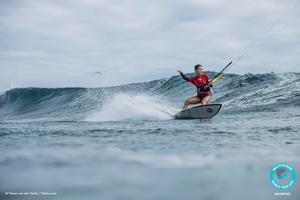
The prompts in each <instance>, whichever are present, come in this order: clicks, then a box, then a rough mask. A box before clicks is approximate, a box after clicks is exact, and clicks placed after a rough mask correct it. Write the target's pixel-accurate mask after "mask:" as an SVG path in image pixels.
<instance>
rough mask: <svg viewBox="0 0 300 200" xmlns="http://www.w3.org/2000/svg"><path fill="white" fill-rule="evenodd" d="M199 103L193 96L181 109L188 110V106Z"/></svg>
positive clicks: (197, 98) (196, 97)
mask: <svg viewBox="0 0 300 200" xmlns="http://www.w3.org/2000/svg"><path fill="white" fill-rule="evenodd" d="M200 102H201V99H200V97H198V96H193V97H191V98H189V99H187V100H186V101H185V102H184V105H183V109H187V108H188V105H190V104H197V103H200Z"/></svg>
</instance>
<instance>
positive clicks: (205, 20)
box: [0, 0, 300, 91]
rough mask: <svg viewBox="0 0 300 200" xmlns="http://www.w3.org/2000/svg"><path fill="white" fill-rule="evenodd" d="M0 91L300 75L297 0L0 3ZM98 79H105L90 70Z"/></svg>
mask: <svg viewBox="0 0 300 200" xmlns="http://www.w3.org/2000/svg"><path fill="white" fill-rule="evenodd" d="M0 3H1V4H0V49H1V52H0V69H1V71H0V91H1V90H2V91H3V90H5V89H8V88H10V87H28V86H34V87H38V86H39V87H70V86H85V87H86V86H89V87H99V86H107V85H119V84H123V83H132V82H140V81H149V80H153V79H159V78H163V77H169V76H172V75H175V74H176V71H177V70H178V69H181V70H182V71H184V72H192V71H193V70H192V66H193V65H195V64H197V63H200V64H202V65H204V66H206V69H207V70H210V71H218V70H220V69H221V68H222V66H224V65H226V64H227V63H228V62H229V61H230V60H235V59H237V57H239V56H240V55H241V54H243V53H246V54H245V56H244V57H243V59H242V60H241V61H240V62H238V63H237V64H236V65H235V66H233V67H232V68H231V69H230V73H238V74H244V73H249V72H251V73H266V72H271V71H274V72H278V73H279V72H300V68H299V63H300V56H299V55H300V45H299V44H300V1H299V0H285V1H282V0H264V1H253V0H151V1H149V0H105V1H104V0H38V1H37V0H7V1H6V0H0ZM96 72H101V73H96Z"/></svg>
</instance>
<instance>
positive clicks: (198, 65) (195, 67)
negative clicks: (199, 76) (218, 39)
mask: <svg viewBox="0 0 300 200" xmlns="http://www.w3.org/2000/svg"><path fill="white" fill-rule="evenodd" d="M199 67H202V65H200V64H197V65H195V66H194V70H197V69H198V68H199Z"/></svg>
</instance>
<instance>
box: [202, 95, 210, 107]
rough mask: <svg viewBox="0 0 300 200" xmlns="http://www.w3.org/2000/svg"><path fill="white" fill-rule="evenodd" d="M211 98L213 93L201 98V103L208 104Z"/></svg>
mask: <svg viewBox="0 0 300 200" xmlns="http://www.w3.org/2000/svg"><path fill="white" fill-rule="evenodd" d="M210 98H211V95H207V96H205V97H203V98H202V100H201V105H207V104H208V103H209V100H210Z"/></svg>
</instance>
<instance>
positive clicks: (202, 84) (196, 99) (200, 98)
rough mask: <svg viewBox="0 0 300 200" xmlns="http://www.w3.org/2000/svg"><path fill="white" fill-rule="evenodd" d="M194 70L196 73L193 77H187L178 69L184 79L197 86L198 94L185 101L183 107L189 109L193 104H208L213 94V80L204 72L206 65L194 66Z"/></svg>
mask: <svg viewBox="0 0 300 200" xmlns="http://www.w3.org/2000/svg"><path fill="white" fill-rule="evenodd" d="M194 70H195V73H196V75H195V76H191V77H187V76H186V75H185V74H183V72H182V71H180V70H178V73H179V74H180V75H181V77H182V78H183V79H184V80H186V81H187V82H190V83H192V84H194V85H195V86H196V88H197V96H193V97H190V98H188V99H187V100H186V101H185V102H184V105H183V109H187V108H188V106H189V105H191V104H198V103H201V104H202V105H207V104H208V103H209V101H210V98H211V96H212V92H211V90H210V87H211V80H210V78H209V76H208V75H207V74H205V73H203V70H204V67H203V66H202V65H200V64H197V65H195V66H194Z"/></svg>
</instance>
